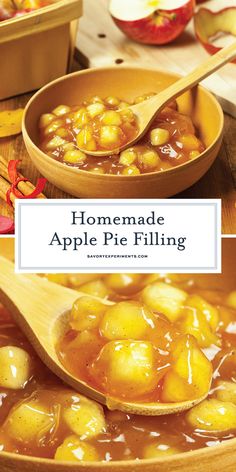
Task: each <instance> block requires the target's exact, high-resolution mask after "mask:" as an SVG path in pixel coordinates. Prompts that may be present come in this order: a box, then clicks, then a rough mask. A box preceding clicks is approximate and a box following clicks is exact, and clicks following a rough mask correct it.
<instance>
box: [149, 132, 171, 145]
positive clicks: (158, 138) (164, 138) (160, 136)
mask: <svg viewBox="0 0 236 472" xmlns="http://www.w3.org/2000/svg"><path fill="white" fill-rule="evenodd" d="M169 139H170V133H169V131H168V130H167V129H164V128H154V129H152V131H151V132H150V140H151V144H152V145H153V146H162V145H163V144H166V143H167V142H168V141H169Z"/></svg>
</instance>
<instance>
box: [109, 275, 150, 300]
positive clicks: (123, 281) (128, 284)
mask: <svg viewBox="0 0 236 472" xmlns="http://www.w3.org/2000/svg"><path fill="white" fill-rule="evenodd" d="M105 281H106V284H107V285H108V287H109V288H111V289H112V290H114V291H115V292H116V293H120V294H122V295H131V294H133V293H135V292H137V291H138V290H139V289H140V286H141V283H142V281H143V275H142V274H125V273H122V274H109V275H106V276H105Z"/></svg>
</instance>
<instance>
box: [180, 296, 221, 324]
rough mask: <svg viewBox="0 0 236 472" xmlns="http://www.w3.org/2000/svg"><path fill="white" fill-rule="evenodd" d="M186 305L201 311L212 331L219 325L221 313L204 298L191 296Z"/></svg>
mask: <svg viewBox="0 0 236 472" xmlns="http://www.w3.org/2000/svg"><path fill="white" fill-rule="evenodd" d="M185 305H186V306H187V307H190V308H193V309H194V308H195V309H197V310H199V311H200V312H201V313H202V314H203V315H204V317H205V319H206V321H207V322H208V323H209V325H210V327H211V329H212V330H213V331H215V330H216V328H217V327H218V325H219V321H220V319H219V311H218V310H217V308H215V307H214V306H213V305H211V304H210V303H208V302H207V301H206V300H204V298H202V297H200V296H199V295H190V296H189V297H188V298H187V300H186V303H185Z"/></svg>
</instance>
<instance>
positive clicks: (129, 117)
mask: <svg viewBox="0 0 236 472" xmlns="http://www.w3.org/2000/svg"><path fill="white" fill-rule="evenodd" d="M120 115H121V117H122V119H123V121H125V122H128V123H132V122H133V121H134V120H135V116H134V114H133V112H132V110H131V109H130V108H124V109H123V110H121V111H120Z"/></svg>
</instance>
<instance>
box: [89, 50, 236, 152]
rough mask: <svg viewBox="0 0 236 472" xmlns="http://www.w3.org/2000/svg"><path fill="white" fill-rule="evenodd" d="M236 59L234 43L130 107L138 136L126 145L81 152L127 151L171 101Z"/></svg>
mask: <svg viewBox="0 0 236 472" xmlns="http://www.w3.org/2000/svg"><path fill="white" fill-rule="evenodd" d="M235 57H236V42H234V43H233V44H231V45H230V46H227V47H225V48H223V49H221V50H220V51H219V52H217V53H216V54H215V55H214V56H211V57H210V58H208V59H207V60H206V61H205V62H203V64H201V65H200V66H198V67H197V68H196V69H194V70H193V71H192V72H190V73H189V74H188V75H186V76H185V77H182V78H181V79H179V80H178V81H177V82H174V83H173V84H172V85H170V86H169V87H167V88H166V89H165V90H162V91H161V92H159V93H158V94H157V95H155V96H154V97H151V98H149V99H148V100H145V101H144V102H141V103H139V104H138V105H133V106H130V107H129V109H130V110H132V112H133V113H134V115H135V116H136V118H137V123H138V134H137V135H136V136H135V138H134V139H132V140H131V141H129V142H128V143H126V144H124V145H122V146H120V147H119V148H116V149H112V150H110V149H108V150H105V151H104V150H97V151H87V150H86V149H82V148H81V150H82V151H83V152H84V153H86V154H89V155H90V156H95V157H99V156H109V155H111V154H119V153H120V152H121V151H123V150H124V149H127V148H128V147H130V146H133V145H134V144H135V143H137V141H139V140H140V139H141V138H142V137H143V136H144V134H145V133H146V131H147V130H148V128H149V127H150V125H151V123H152V122H153V120H154V119H155V118H156V116H157V115H158V113H159V112H160V111H161V110H162V109H163V108H164V107H165V106H166V105H167V104H168V103H169V102H171V101H172V100H174V99H175V98H177V97H179V96H180V95H182V94H183V93H184V92H186V91H187V90H189V89H191V88H193V87H194V86H195V85H197V84H198V83H199V82H201V81H202V80H203V79H205V78H206V77H208V76H209V75H211V74H213V72H215V71H216V70H218V69H220V68H221V67H222V66H224V65H225V64H227V63H228V62H230V61H231V60H233V59H235Z"/></svg>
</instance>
